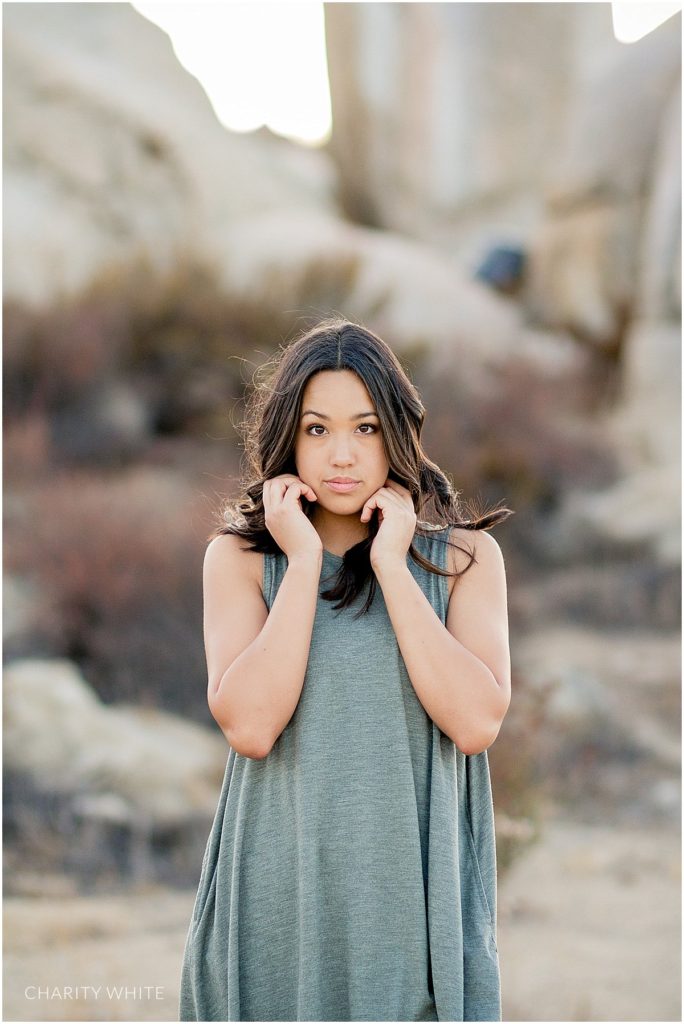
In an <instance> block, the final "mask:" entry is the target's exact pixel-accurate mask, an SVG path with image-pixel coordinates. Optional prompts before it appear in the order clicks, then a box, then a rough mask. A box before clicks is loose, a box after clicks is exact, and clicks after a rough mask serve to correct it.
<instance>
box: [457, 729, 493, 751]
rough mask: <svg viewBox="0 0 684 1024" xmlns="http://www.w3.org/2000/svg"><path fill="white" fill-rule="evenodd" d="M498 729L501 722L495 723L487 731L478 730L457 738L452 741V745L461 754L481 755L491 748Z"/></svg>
mask: <svg viewBox="0 0 684 1024" xmlns="http://www.w3.org/2000/svg"><path fill="white" fill-rule="evenodd" d="M500 728H501V722H496V723H495V724H494V725H492V727H491V728H490V729H489V730H487V731H482V730H480V731H479V732H477V733H474V732H473V733H470V734H466V735H463V736H458V737H457V738H455V739H454V743H455V744H456V746H457V747H458V749H459V750H460V751H461V753H463V754H466V755H470V754H483V753H484V752H485V750H488V749H489V747H491V745H492V743H493V742H494V740H495V739H496V737H497V736H498V735H499V729H500Z"/></svg>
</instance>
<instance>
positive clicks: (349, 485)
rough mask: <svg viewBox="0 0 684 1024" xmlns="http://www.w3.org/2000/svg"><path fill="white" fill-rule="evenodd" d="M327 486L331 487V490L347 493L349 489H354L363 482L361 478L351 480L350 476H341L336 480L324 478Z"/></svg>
mask: <svg viewBox="0 0 684 1024" xmlns="http://www.w3.org/2000/svg"><path fill="white" fill-rule="evenodd" d="M323 482H324V483H325V485H326V487H329V488H330V490H331V491H336V492H337V493H338V494H345V493H346V492H347V491H353V490H354V488H355V487H358V486H359V484H360V483H361V481H360V480H350V479H349V477H339V478H338V479H335V480H324V481H323Z"/></svg>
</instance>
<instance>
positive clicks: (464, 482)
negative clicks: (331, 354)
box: [2, 3, 681, 1021]
mask: <svg viewBox="0 0 684 1024" xmlns="http://www.w3.org/2000/svg"><path fill="white" fill-rule="evenodd" d="M680 8H681V4H639V3H634V4H613V5H611V4H609V3H529V4H528V3H443V4H442V3H371V4H360V3H332V4H319V3H305V4H297V5H294V4H288V3H282V4H278V5H276V6H273V5H268V4H262V3H251V4H249V5H243V4H211V5H204V4H173V5H166V4H140V5H137V6H135V7H134V6H132V5H129V4H127V3H50V4H37V3H5V4H3V8H2V13H3V28H4V32H3V42H4V108H3V110H4V224H5V230H4V260H3V269H4V484H5V501H4V565H5V574H4V609H5V615H4V696H3V712H4V751H5V758H4V762H5V764H4V769H5V770H4V884H5V926H6V929H5V957H4V970H5V981H4V998H5V1007H4V1017H5V1019H13V1020H81V1019H83V1020H85V1019H90V1020H100V1019H101V1020H172V1019H174V1018H175V1016H176V1005H177V1003H176V1000H177V992H178V981H179V971H180V959H181V955H182V950H183V943H184V940H185V934H186V930H187V927H188V924H189V919H190V914H191V911H192V904H193V900H194V895H195V890H196V886H197V882H198V880H199V873H200V867H201V859H202V854H203V850H204V845H205V842H206V839H207V835H208V830H209V827H210V825H211V820H212V817H213V813H214V810H215V808H216V804H217V801H218V795H219V792H220V786H221V780H222V777H223V771H224V767H225V762H226V758H227V755H228V747H227V745H226V742H225V739H224V738H223V736H222V734H221V733H220V731H219V729H218V727H217V726H216V724H215V723H214V721H213V719H212V718H211V715H210V713H209V710H208V708H207V706H206V664H205V660H204V649H203V639H202V572H201V566H202V559H203V554H204V549H205V547H206V538H207V536H208V534H209V532H210V530H211V529H212V527H213V525H214V522H215V516H216V512H217V510H218V509H219V508H220V505H221V502H222V500H223V499H224V498H226V497H227V496H233V495H234V494H235V493H236V490H237V486H238V482H239V476H240V460H241V456H242V448H241V441H240V435H239V424H240V421H241V419H242V416H243V413H244V398H245V395H246V393H247V391H248V388H249V385H250V382H251V381H252V379H253V377H254V374H255V371H256V370H257V368H258V367H259V365H260V364H261V363H263V361H264V360H265V359H266V358H267V357H269V356H270V355H271V354H272V353H274V352H275V351H276V350H277V348H278V347H279V346H280V345H282V344H285V343H286V342H287V341H288V340H290V339H292V338H293V337H294V336H295V334H297V333H298V332H299V331H300V330H302V329H304V328H306V327H308V326H311V325H312V324H313V323H315V322H316V321H317V320H318V319H320V318H321V317H324V316H328V315H331V314H339V315H342V316H345V317H347V318H349V319H351V320H360V321H362V322H364V323H365V324H367V325H368V326H369V327H370V328H371V329H373V330H374V331H376V332H377V333H379V334H380V335H381V336H382V337H383V338H384V339H385V340H386V341H387V342H388V343H389V344H390V345H391V346H392V348H393V349H394V350H395V352H396V353H397V355H398V356H399V358H400V359H401V361H402V362H403V364H404V366H405V367H406V369H407V370H408V372H409V373H410V375H411V377H412V379H413V380H414V382H415V384H416V385H417V387H418V388H419V391H420V393H421V396H422V398H423V401H424V403H425V405H426V407H427V409H428V416H427V421H426V427H425V442H426V448H427V451H428V453H429V454H430V456H431V457H432V458H433V459H434V460H435V461H436V462H437V463H438V464H440V465H441V466H442V468H443V469H444V470H445V471H446V472H448V473H449V475H450V476H451V478H452V479H453V481H454V483H455V486H456V487H457V489H458V490H459V491H461V493H462V495H463V496H464V497H471V498H475V497H477V496H479V497H481V498H483V499H484V500H485V501H486V502H488V503H489V502H492V503H495V502H499V501H503V502H505V503H506V504H507V505H508V506H509V507H511V508H513V509H515V510H516V514H515V515H514V516H512V517H511V518H510V519H509V520H508V521H507V522H506V523H505V524H503V525H502V526H501V527H500V528H498V530H496V531H495V535H496V537H497V539H498V541H499V543H500V545H501V547H502V550H503V552H504V557H505V561H506V567H507V576H508V588H509V607H510V632H511V653H512V662H513V698H512V703H511V707H510V710H509V713H508V716H507V718H506V720H505V722H504V725H503V727H502V730H501V732H500V735H499V737H498V739H497V740H496V743H495V744H494V745H493V746H492V747H491V748H490V751H489V759H490V766H491V771H492V785H493V790H494V801H495V807H496V815H497V818H496V820H497V850H498V857H499V933H498V934H499V951H500V957H501V971H502V989H503V1011H504V1019H506V1020H515V1021H517V1020H592V1019H593V1020H679V1019H680V1017H681V1000H680V985H681V981H680V952H681V945H680V939H681V931H680V907H681V896H680V878H681V856H680V821H681V818H680V814H681V811H680V790H681V786H680V781H681V769H680V763H681V762H680V751H681V717H680V706H681V705H680V615H681V611H680V593H681V577H680V562H681V521H680V494H681V491H680V488H681V444H680V380H681V355H680V353H681V329H680V328H681V14H679V13H677V11H678V10H679V9H680ZM644 15H646V16H647V18H648V19H649V20H647V21H643V17H644ZM656 15H657V16H656ZM640 17H641V19H642V20H641V21H640V20H639V19H640ZM150 19H154V20H150ZM658 22H660V23H658ZM162 26H163V27H162ZM169 33H170V34H169ZM618 37H620V38H618ZM628 40H631V41H628ZM210 97H211V99H210ZM66 986H71V987H72V992H71V994H70V995H68V996H67V995H65V987H66ZM98 986H100V988H99V990H97V991H96V989H97V987H98ZM105 986H107V988H105ZM41 993H42V994H41Z"/></svg>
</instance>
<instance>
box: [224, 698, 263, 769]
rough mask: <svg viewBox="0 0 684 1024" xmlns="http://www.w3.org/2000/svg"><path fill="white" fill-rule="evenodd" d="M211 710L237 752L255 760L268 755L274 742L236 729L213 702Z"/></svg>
mask: <svg viewBox="0 0 684 1024" xmlns="http://www.w3.org/2000/svg"><path fill="white" fill-rule="evenodd" d="M209 710H210V711H211V713H212V716H213V718H214V720H215V722H216V724H217V725H218V727H219V729H220V730H221V732H222V733H223V735H224V736H225V738H226V740H227V742H228V744H229V746H231V747H232V748H233V750H234V751H235V753H236V754H240V755H241V756H242V757H249V758H251V759H252V760H253V761H262V760H263V759H264V758H265V757H268V755H269V754H270V752H271V750H272V748H273V743H272V742H270V741H267V740H265V739H264V738H263V737H255V736H253V735H248V734H246V733H245V732H244V730H239V729H236V728H235V727H234V726H233V725H231V724H230V723H229V722H227V721H226V720H225V718H224V717H223V716H222V715H221V714H220V713H219V709H218V708H217V707H215V706H214V705H212V704H211V703H210V704H209Z"/></svg>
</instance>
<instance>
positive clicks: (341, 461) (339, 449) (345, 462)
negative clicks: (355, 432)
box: [332, 438, 354, 467]
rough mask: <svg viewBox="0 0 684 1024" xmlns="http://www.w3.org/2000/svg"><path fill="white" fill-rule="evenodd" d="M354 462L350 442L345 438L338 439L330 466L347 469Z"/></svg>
mask: <svg viewBox="0 0 684 1024" xmlns="http://www.w3.org/2000/svg"><path fill="white" fill-rule="evenodd" d="M353 461H354V457H353V455H352V452H351V442H350V441H348V440H347V439H346V438H340V439H338V440H337V441H336V442H335V446H334V450H333V456H332V464H333V466H336V467H337V466H339V467H348V466H351V465H352V463H353Z"/></svg>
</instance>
